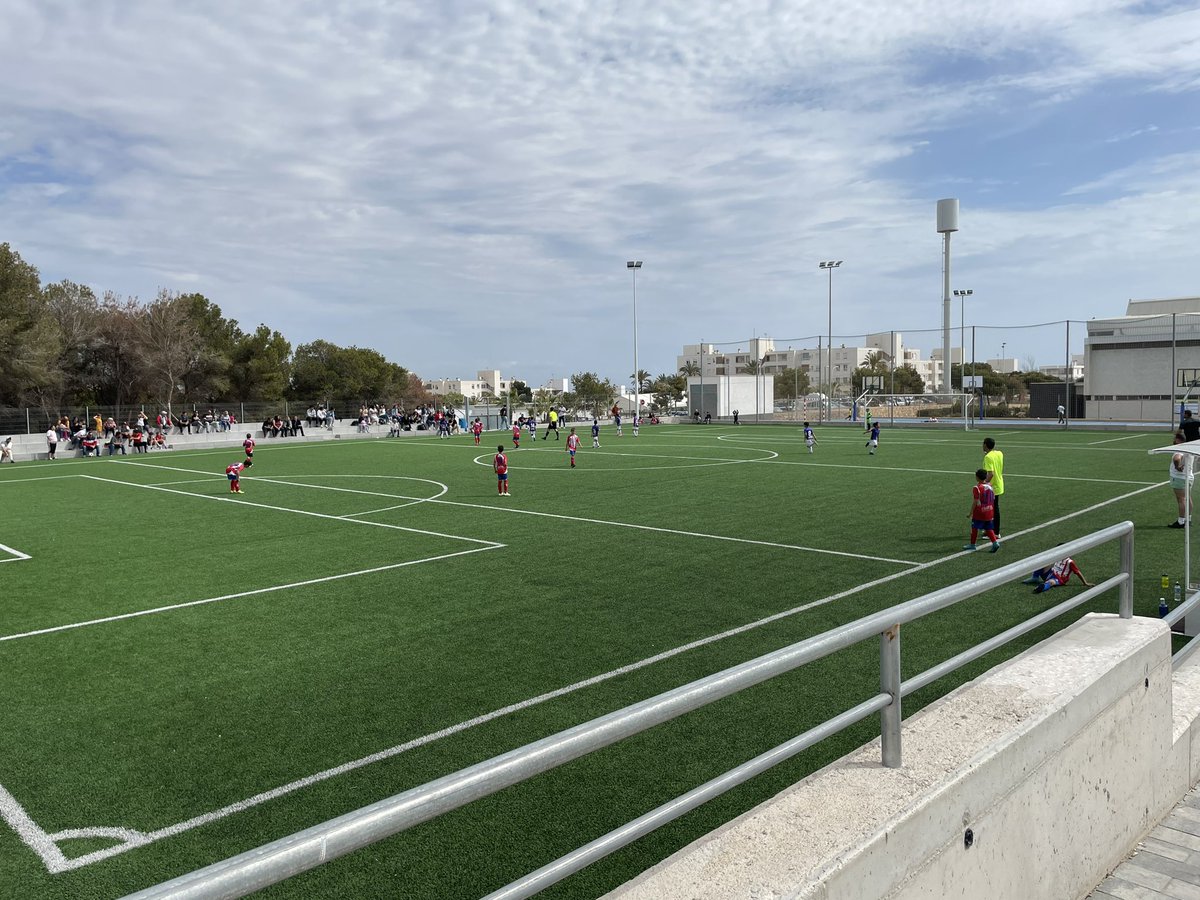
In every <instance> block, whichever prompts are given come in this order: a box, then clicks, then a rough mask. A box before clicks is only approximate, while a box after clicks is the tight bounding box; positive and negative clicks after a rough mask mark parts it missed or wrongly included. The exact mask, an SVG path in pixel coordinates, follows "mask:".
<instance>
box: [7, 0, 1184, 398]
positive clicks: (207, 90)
mask: <svg viewBox="0 0 1200 900" xmlns="http://www.w3.org/2000/svg"><path fill="white" fill-rule="evenodd" d="M8 7H12V8H11V9H7V8H6V18H5V20H4V21H3V22H0V80H2V81H3V82H4V83H6V84H10V85H11V84H19V85H20V86H21V89H20V90H16V91H7V92H5V93H4V95H3V96H0V121H3V122H5V123H6V124H5V126H4V128H3V129H0V194H2V196H3V203H2V204H0V240H5V239H6V240H10V241H12V242H13V243H14V244H15V245H16V246H17V247H18V248H19V249H20V250H21V251H22V252H23V253H24V254H25V255H26V256H27V257H28V258H29V260H30V261H31V262H33V263H35V264H37V265H39V266H40V267H41V268H42V270H43V273H44V274H45V275H46V276H47V277H50V278H59V277H70V278H73V279H75V280H82V281H89V282H91V283H94V284H96V285H97V286H98V287H101V288H112V289H115V290H118V291H121V292H123V293H135V294H141V295H143V296H149V295H153V293H154V291H155V290H156V289H157V287H158V286H160V285H161V284H163V283H164V282H167V283H168V285H175V284H176V283H177V282H184V281H186V282H187V284H186V287H187V288H188V289H198V290H202V291H204V292H205V293H206V294H208V295H209V296H210V297H212V299H213V300H214V301H215V302H217V303H218V304H220V305H221V306H222V308H223V309H224V310H225V311H226V312H227V314H231V315H234V316H236V317H237V318H239V319H240V320H241V321H242V322H243V324H244V325H254V324H257V323H258V322H259V321H263V322H266V323H268V324H269V325H271V326H272V327H274V328H278V329H279V330H281V331H282V332H283V333H284V334H285V335H287V336H288V337H289V338H291V339H292V340H293V341H296V342H302V341H308V340H312V339H315V338H318V337H322V338H327V339H330V340H335V341H338V342H340V343H347V344H348V343H358V344H360V345H363V344H367V345H371V346H375V347H377V348H378V349H380V350H381V351H383V352H384V353H385V354H387V355H388V356H389V357H390V358H392V359H395V360H396V361H398V362H401V363H404V364H406V365H409V366H411V367H413V368H415V369H416V370H417V371H421V372H430V373H435V374H453V373H454V372H459V373H463V374H466V373H469V372H472V371H474V369H475V368H476V367H477V366H482V365H485V364H487V362H488V361H489V360H492V359H501V358H503V359H519V360H521V363H520V364H518V366H517V369H518V370H517V372H516V373H515V374H517V375H523V376H526V377H528V378H530V379H531V380H540V379H542V378H544V377H546V376H547V375H548V374H549V373H550V372H551V371H555V372H558V373H560V374H561V373H563V372H565V371H571V370H577V369H583V368H592V369H597V370H599V371H601V372H603V373H604V374H608V375H612V376H615V377H619V376H623V375H625V374H627V372H626V370H627V369H630V368H631V363H630V364H626V363H624V362H621V360H622V359H624V357H625V356H631V355H632V354H631V352H630V351H629V349H628V348H627V345H628V343H629V338H628V332H629V329H628V327H627V319H628V315H629V306H630V302H629V301H630V289H629V283H628V279H627V275H626V272H625V271H624V265H623V263H624V260H625V258H627V257H628V256H629V255H631V254H634V255H638V256H641V257H644V258H645V259H646V260H647V263H646V267H645V269H644V270H643V274H642V276H641V280H640V281H639V290H640V291H641V292H642V297H643V298H644V301H643V302H642V303H641V304H640V309H639V312H640V313H641V314H642V315H643V316H644V318H645V325H644V326H643V328H642V329H641V331H642V334H643V339H642V340H643V347H642V350H641V357H642V359H643V360H647V359H648V360H652V362H651V363H650V364H648V365H647V367H650V368H654V369H656V371H657V370H659V369H663V368H669V367H671V366H672V365H673V362H674V353H675V352H676V350H677V348H678V345H680V344H682V343H684V342H694V341H696V340H699V339H700V338H704V339H707V340H714V339H719V338H723V337H729V338H730V339H737V338H738V337H739V336H742V335H745V336H749V335H750V334H751V333H753V332H754V331H756V330H757V331H764V330H769V331H773V332H775V333H782V332H784V331H790V332H792V333H793V334H808V333H812V334H816V333H818V332H822V331H823V330H824V326H823V323H824V315H825V307H824V297H825V295H824V291H823V287H824V282H823V281H822V280H821V279H820V278H819V277H818V274H819V273H817V270H816V268H815V264H816V261H817V260H818V259H821V258H825V257H828V256H831V255H832V256H834V257H839V256H841V257H845V258H846V259H847V265H846V267H845V270H844V271H843V272H839V275H838V282H839V297H840V301H841V302H840V310H839V315H840V316H841V317H842V318H844V319H845V320H847V321H848V322H849V323H851V324H849V325H847V328H853V330H855V331H859V330H864V331H865V330H867V327H872V328H874V327H882V323H885V322H894V323H895V327H898V328H912V327H915V325H916V324H918V323H920V324H926V323H928V325H929V326H930V327H932V326H935V325H936V324H937V319H936V316H938V315H939V314H940V313H939V311H937V310H934V309H933V307H932V305H931V304H929V303H928V301H926V300H924V299H921V300H919V301H918V300H917V299H916V298H924V297H929V296H930V295H933V296H936V295H938V294H940V288H939V284H940V282H939V276H938V245H937V236H936V234H934V232H933V202H934V200H936V199H937V198H938V197H939V196H944V195H945V192H946V191H953V190H956V189H957V188H956V186H955V185H954V184H953V183H952V181H951V180H950V179H946V180H944V181H942V180H939V179H937V178H935V177H928V176H926V177H914V178H910V179H908V180H901V179H900V178H899V177H898V176H896V175H889V174H888V173H889V172H890V171H891V168H892V167H893V166H894V165H895V164H896V163H897V162H899V161H904V160H907V159H909V158H910V157H912V156H914V155H915V154H936V153H938V152H939V150H938V146H937V145H938V142H937V140H936V139H933V140H931V136H933V137H936V135H937V134H938V133H939V132H940V131H942V130H943V129H947V128H952V127H954V126H955V125H956V124H958V123H960V122H961V121H963V120H965V119H971V118H980V117H983V118H988V119H989V123H990V128H991V129H992V130H993V131H994V132H995V133H996V134H999V133H1002V132H1006V131H1007V132H1009V133H1019V132H1020V131H1021V130H1023V129H1028V128H1029V127H1030V123H1031V122H1032V121H1034V118H1031V116H1030V109H1031V108H1036V107H1039V106H1040V107H1041V108H1042V109H1043V110H1044V112H1043V113H1040V114H1039V115H1043V116H1045V115H1053V114H1054V110H1056V109H1063V108H1065V107H1066V106H1068V105H1069V104H1072V103H1074V102H1076V101H1077V100H1078V98H1079V97H1080V96H1082V95H1084V94H1086V93H1087V92H1089V91H1094V90H1097V89H1100V88H1103V86H1104V85H1105V84H1107V83H1110V82H1112V81H1114V80H1119V79H1137V80H1138V81H1139V83H1141V84H1143V85H1144V86H1145V90H1148V91H1174V92H1181V93H1180V97H1179V102H1180V104H1181V106H1186V105H1188V104H1191V109H1192V111H1193V112H1194V111H1195V109H1196V105H1195V96H1194V93H1189V92H1194V91H1195V90H1196V82H1197V79H1198V78H1200V40H1198V39H1197V38H1196V37H1194V36H1197V35H1200V18H1198V16H1200V13H1197V12H1196V11H1186V10H1185V11H1181V12H1178V13H1175V14H1173V15H1163V16H1159V17H1147V16H1140V15H1137V14H1136V13H1135V11H1134V10H1136V8H1137V5H1136V4H1132V3H1128V2H1118V0H1107V2H1101V0H1062V2H1045V0H1043V2H1033V0H1014V2H1011V3H1008V4H1005V5H1003V6H995V7H993V8H983V7H980V6H979V5H978V4H962V3H951V2H949V0H909V2H902V3H887V4H885V3H881V2H865V0H859V2H851V3H846V4H841V5H838V6H830V5H829V4H824V3H818V2H815V0H808V2H796V3H791V4H781V3H775V2H758V3H746V4H742V5H740V6H737V7H717V6H705V5H702V4H701V5H698V4H689V3H684V2H681V0H676V2H666V3H653V4H649V3H644V4H636V5H635V4H626V5H621V6H619V7H617V6H614V7H609V8H597V6H596V5H595V4H587V3H583V2H580V0H573V2H564V3H559V4H553V5H552V6H550V7H547V8H545V9H538V8H537V7H533V6H527V5H525V4H520V3H516V2H494V3H492V4H489V5H487V6H479V5H476V4H469V3H462V2H452V3H446V4H439V5H425V6H424V7H422V6H419V5H416V4H414V5H411V6H403V5H396V4H385V3H373V2H357V3H354V2H352V3H347V4H342V5H339V6H338V7H337V8H336V10H335V9H332V8H330V7H329V6H328V5H327V4H320V5H318V4H316V3H308V4H302V5H299V6H298V5H296V4H284V3H280V2H263V3H257V4H250V5H246V4H240V3H232V2H226V3H212V4H204V5H202V6H198V7H197V6H195V5H193V4H183V3H178V2H173V3H172V2H165V0H163V2H156V3H150V2H128V3H116V2H109V3H96V4H63V5H61V6H59V7H57V8H56V7H53V6H51V5H49V4H45V3H43V2H33V0H15V2H10V3H9V4H8ZM934 64H935V65H936V66H943V67H946V68H947V69H948V71H949V70H953V71H954V72H955V77H951V76H950V75H947V76H946V77H944V78H943V79H942V80H940V81H932V80H931V76H930V71H931V69H930V66H931V65H934ZM971 65H978V66H979V67H980V68H978V69H973V68H971ZM955 67H959V68H958V69H955ZM1171 124H1172V123H1169V122H1162V123H1160V125H1161V126H1162V127H1163V128H1164V129H1165V128H1169V127H1170V126H1171ZM1132 136H1133V134H1128V135H1127V137H1132ZM1118 143H1121V142H1118ZM1124 143H1129V144H1134V143H1136V142H1124ZM1168 156H1169V155H1168ZM38 167H43V168H44V169H45V170H46V174H45V175H44V177H41V176H37V175H31V174H28V173H29V172H36V171H37V169H38ZM18 172H24V173H25V174H14V173H18ZM1137 173H1141V174H1137ZM1135 176H1136V177H1135ZM973 180H975V182H976V183H979V184H982V183H985V182H986V183H989V184H988V187H989V189H988V190H987V192H986V197H987V203H986V204H985V203H984V202H983V199H984V196H985V194H984V193H981V194H979V195H978V196H976V197H975V198H974V203H975V206H974V207H972V206H971V205H970V204H969V203H964V232H963V234H962V235H961V236H960V238H959V244H960V245H961V247H962V253H963V257H962V259H963V268H964V269H967V271H970V270H969V268H968V267H972V266H973V267H975V272H977V273H978V274H977V275H975V280H976V281H977V282H978V281H979V280H980V279H981V278H982V277H983V276H984V274H985V273H986V276H987V278H988V279H989V280H990V281H991V282H992V284H991V286H990V288H989V289H990V290H991V291H992V292H993V294H994V295H999V294H1003V293H1005V292H1007V293H1008V294H1010V295H1012V296H1014V297H1017V295H1018V293H1019V295H1020V297H1021V298H1022V299H1021V301H1020V302H1018V301H1017V300H1014V301H1013V302H1011V303H1007V304H1005V305H1004V306H1003V308H1002V311H1003V314H1004V315H1005V316H1006V317H1012V318H1014V319H1017V320H1030V321H1032V320H1033V319H1035V318H1039V319H1040V318H1042V317H1044V315H1045V310H1046V306H1047V304H1046V297H1045V296H1044V295H1039V294H1038V293H1037V290H1036V289H1029V286H1030V285H1039V284H1044V285H1047V286H1049V287H1048V288H1047V289H1048V290H1052V291H1053V293H1054V297H1055V298H1056V299H1057V300H1060V301H1062V302H1060V303H1059V304H1058V305H1057V306H1056V309H1058V310H1061V315H1064V316H1065V315H1073V316H1076V317H1080V318H1086V317H1088V316H1090V315H1094V314H1096V313H1097V312H1099V313H1103V314H1108V313H1111V312H1112V311H1113V306H1112V302H1113V301H1112V299H1111V297H1112V296H1113V294H1114V290H1115V291H1116V293H1117V294H1119V295H1120V296H1122V297H1124V296H1129V295H1154V294H1168V293H1176V294H1179V293H1188V292H1189V291H1192V290H1194V288H1192V287H1190V286H1189V285H1188V284H1187V280H1188V279H1189V278H1190V277H1191V275H1190V271H1191V269H1190V256H1191V251H1190V248H1189V247H1188V246H1187V245H1188V244H1189V241H1188V240H1187V239H1186V237H1185V235H1186V231H1185V225H1188V226H1189V227H1190V223H1191V222H1192V221H1193V216H1194V214H1193V213H1192V212H1191V211H1192V210H1193V209H1195V208H1196V206H1197V203H1196V201H1197V199H1198V196H1197V195H1198V194H1200V185H1198V184H1197V183H1196V180H1195V179H1194V178H1191V177H1187V173H1186V172H1181V171H1180V170H1179V169H1178V168H1177V167H1175V166H1174V165H1173V163H1172V162H1171V160H1170V158H1168V159H1167V160H1166V161H1163V162H1158V163H1156V162H1154V161H1153V160H1143V161H1139V162H1138V163H1137V164H1122V165H1119V166H1117V167H1116V168H1115V169H1114V170H1113V171H1111V172H1108V173H1105V174H1103V175H1101V176H1099V177H1097V178H1092V179H1088V180H1087V183H1083V180H1081V183H1080V184H1079V185H1078V186H1077V187H1075V188H1073V189H1071V190H1069V191H1068V193H1067V195H1066V196H1068V197H1082V196H1083V195H1089V196H1094V197H1095V198H1096V199H1095V201H1094V202H1093V203H1091V204H1084V203H1081V202H1080V203H1069V204H1066V205H1064V204H1063V192H1062V190H1061V189H1056V190H1048V191H1047V192H1046V194H1045V197H1044V200H1043V202H1042V204H1041V205H1040V206H1039V207H1038V208H1034V209H1028V208H1026V209H1023V210H1021V211H1019V212H1014V211H1012V210H1011V209H1009V208H1007V207H1006V206H1005V203H1006V199H1007V198H1006V193H1007V192H1006V190H1005V185H1004V180H1003V179H996V178H994V177H992V173H990V172H988V171H986V170H979V171H977V172H976V173H974V179H973ZM997 180H999V181H1000V182H1001V183H1000V184H999V185H997V184H996V183H995V182H996V181H997ZM1110 194H1111V196H1109V195H1110ZM993 198H994V200H993ZM1139 226H1144V227H1146V228H1148V229H1149V231H1148V232H1146V231H1140V230H1139ZM1148 234H1153V235H1154V240H1153V246H1154V248H1155V252H1156V253H1157V254H1158V264H1156V266H1155V267H1153V269H1152V270H1151V269H1145V268H1135V266H1136V260H1138V259H1139V258H1142V257H1141V256H1140V254H1144V253H1145V252H1146V251H1147V250H1148V249H1149V244H1150V243H1151V242H1150V241H1149V238H1148V237H1147V235H1148ZM1174 253H1178V254H1179V255H1178V257H1175V256H1169V254H1174ZM1071 266H1077V267H1079V268H1078V270H1077V271H1075V272H1073V273H1072V272H1070V271H1069V267H1071ZM171 273H183V274H175V275H173V274H171ZM1066 283H1073V284H1075V285H1076V286H1077V287H1076V288H1075V289H1073V290H1071V291H1069V292H1067V293H1064V290H1063V289H1062V288H1061V287H1060V285H1062V284H1066ZM1018 285H1020V286H1022V289H1021V290H1020V291H1019V292H1018V291H1017V290H1016V286H1018ZM178 286H180V287H183V286H184V285H182V284H179V285H178ZM975 286H976V288H977V289H979V288H981V287H982V285H980V284H978V283H977V284H976V285H975ZM1135 286H1136V287H1138V288H1140V289H1135ZM981 292H982V291H981ZM1027 295H1028V296H1027ZM1064 297H1067V298H1068V299H1063V298H1064ZM1022 304H1024V305H1022ZM1101 304H1102V305H1101ZM868 323H870V325H868ZM860 325H861V327H859V326H860Z"/></svg>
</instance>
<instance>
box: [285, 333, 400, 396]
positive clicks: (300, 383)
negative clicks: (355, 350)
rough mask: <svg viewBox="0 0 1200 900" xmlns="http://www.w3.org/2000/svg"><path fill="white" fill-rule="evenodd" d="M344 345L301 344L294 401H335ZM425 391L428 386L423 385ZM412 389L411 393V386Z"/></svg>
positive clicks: (295, 362) (291, 391) (296, 358)
mask: <svg viewBox="0 0 1200 900" xmlns="http://www.w3.org/2000/svg"><path fill="white" fill-rule="evenodd" d="M340 349H341V348H340V347H338V345H337V344H332V343H330V342H329V341H321V340H317V341H313V342H312V343H311V344H301V345H300V346H299V347H297V348H296V353H295V355H294V356H293V357H292V381H291V386H290V388H289V391H288V393H289V395H290V397H291V399H293V400H307V401H317V402H321V403H331V402H333V399H334V391H335V389H336V388H337V386H338V374H337V371H336V366H337V354H338V351H339V350H340ZM421 390H422V391H424V388H421ZM409 392H410V393H411V386H410V390H409Z"/></svg>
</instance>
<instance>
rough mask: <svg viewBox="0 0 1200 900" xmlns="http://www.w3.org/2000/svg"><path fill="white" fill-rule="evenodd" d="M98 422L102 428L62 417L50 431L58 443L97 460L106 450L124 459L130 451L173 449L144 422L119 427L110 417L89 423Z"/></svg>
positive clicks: (163, 436) (125, 423)
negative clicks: (102, 420) (91, 426)
mask: <svg viewBox="0 0 1200 900" xmlns="http://www.w3.org/2000/svg"><path fill="white" fill-rule="evenodd" d="M96 423H100V425H99V428H89V427H88V423H86V422H85V421H84V420H82V419H75V420H74V421H72V420H69V419H67V417H66V416H63V417H62V418H61V419H59V421H58V422H56V423H55V424H53V425H51V426H50V429H49V430H50V432H51V433H53V434H54V436H55V439H56V440H55V443H57V444H62V445H65V446H69V448H70V449H71V450H75V451H78V452H79V454H80V455H82V456H96V457H98V456H101V455H102V454H103V451H104V450H105V449H107V450H108V455H109V456H115V455H116V454H118V453H120V454H121V455H122V456H125V455H126V454H127V453H128V452H129V449H130V448H132V449H133V452H134V453H147V452H148V451H150V450H166V449H170V445H169V444H168V443H167V438H166V435H165V434H164V433H163V432H162V431H156V430H153V429H151V428H149V427H148V426H147V425H146V424H145V422H144V421H143V422H142V424H139V425H130V424H129V423H128V422H121V423H120V424H117V422H116V421H115V420H114V419H111V418H110V419H108V420H107V421H104V422H101V420H100V417H99V416H96V417H95V419H94V420H93V422H92V423H90V424H93V425H94V424H96Z"/></svg>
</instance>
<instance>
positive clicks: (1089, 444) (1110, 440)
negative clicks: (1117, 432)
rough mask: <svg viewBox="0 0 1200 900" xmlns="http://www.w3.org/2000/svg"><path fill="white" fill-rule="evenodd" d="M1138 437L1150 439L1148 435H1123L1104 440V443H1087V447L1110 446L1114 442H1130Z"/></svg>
mask: <svg viewBox="0 0 1200 900" xmlns="http://www.w3.org/2000/svg"><path fill="white" fill-rule="evenodd" d="M1140 437H1150V435H1148V434H1127V435H1125V437H1117V438H1109V439H1108V440H1105V441H1088V446H1093V445H1095V444H1111V443H1113V442H1114V441H1128V440H1131V439H1132V438H1140ZM1117 449H1120V450H1124V449H1125V448H1124V447H1120V448H1117Z"/></svg>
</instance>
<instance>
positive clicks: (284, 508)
mask: <svg viewBox="0 0 1200 900" xmlns="http://www.w3.org/2000/svg"><path fill="white" fill-rule="evenodd" d="M80 477H81V478H88V479H91V480H92V481H103V482H105V483H107V484H120V485H123V486H125V487H132V488H139V489H140V490H144V491H162V492H163V493H164V494H178V495H179V496H180V497H194V498H196V499H198V500H219V501H221V502H222V503H236V504H238V505H239V506H252V507H255V508H256V509H270V510H274V511H275V512H286V513H293V514H295V515H298V516H312V517H313V518H317V519H328V520H329V521H331V522H352V523H354V524H355V525H370V526H372V527H375V528H388V529H392V530H394V531H407V532H409V533H410V534H427V535H431V536H432V537H443V538H448V539H449V540H452V541H469V542H470V543H472V544H489V545H490V544H494V543H495V542H494V541H485V540H482V539H481V538H470V537H463V536H462V535H458V534H444V533H443V532H440V531H428V530H426V529H424V528H406V527H405V526H403V525H389V524H387V523H386V522H359V521H358V520H356V519H344V518H342V517H341V516H332V515H329V514H327V513H319V512H312V511H310V510H307V509H292V508H291V507H289V506H272V505H270V504H268V503H253V502H251V501H249V500H244V499H242V498H240V497H238V498H236V499H235V498H234V497H225V496H217V497H214V496H213V495H212V494H195V493H192V492H191V491H176V490H172V489H171V488H167V487H160V486H158V485H155V484H137V483H136V482H132V481H121V480H120V479H117V478H101V477H100V476H99V475H81V476H80ZM214 477H216V476H214ZM260 480H265V479H260ZM307 486H308V487H315V486H316V485H307ZM354 493H367V492H366V491H355V492H354Z"/></svg>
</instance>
